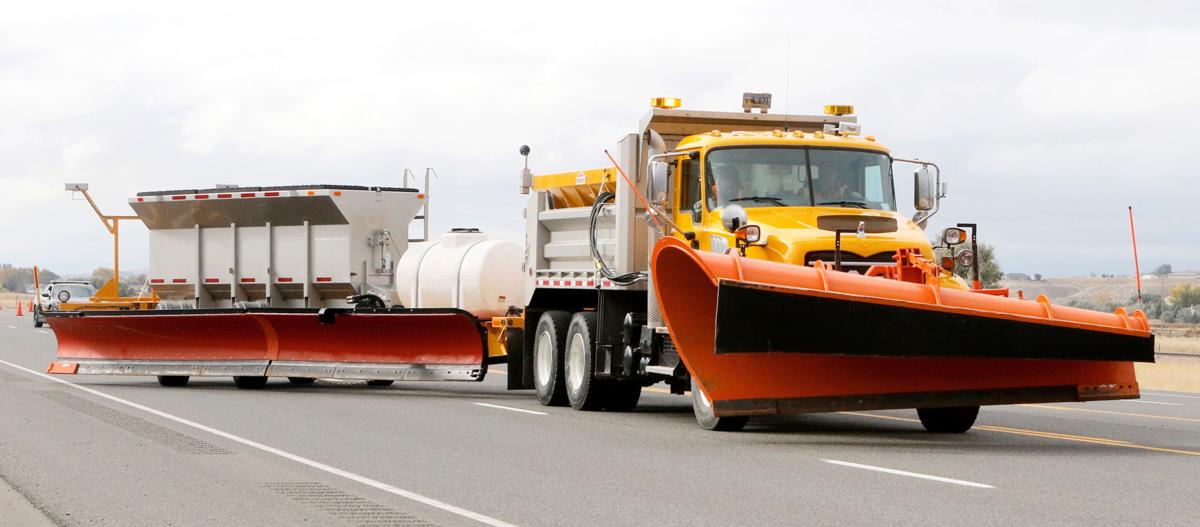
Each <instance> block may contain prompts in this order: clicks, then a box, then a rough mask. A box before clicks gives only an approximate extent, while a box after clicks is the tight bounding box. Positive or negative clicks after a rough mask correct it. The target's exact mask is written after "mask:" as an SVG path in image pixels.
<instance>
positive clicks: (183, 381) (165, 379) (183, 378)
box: [158, 375, 189, 386]
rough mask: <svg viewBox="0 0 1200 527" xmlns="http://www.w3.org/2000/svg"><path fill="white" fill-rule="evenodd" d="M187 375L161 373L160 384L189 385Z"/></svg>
mask: <svg viewBox="0 0 1200 527" xmlns="http://www.w3.org/2000/svg"><path fill="white" fill-rule="evenodd" d="M188 378H189V377H188V376H187V375H159V376H158V384H159V385H160V386H187V383H188Z"/></svg>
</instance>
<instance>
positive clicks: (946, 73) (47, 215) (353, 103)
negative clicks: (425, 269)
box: [0, 2, 1200, 274]
mask: <svg viewBox="0 0 1200 527" xmlns="http://www.w3.org/2000/svg"><path fill="white" fill-rule="evenodd" d="M1117 7H1119V9H1117ZM1139 9H1140V11H1139ZM1195 16H1196V9H1195V8H1194V7H1192V6H1191V5H1190V4H1187V3H1170V4H1145V3H1140V4H1139V7H1130V6H1128V5H1126V4H1119V5H1118V4H1113V5H1107V6H1106V5H1101V4H1097V3H1093V2H1089V3H1069V4H1060V3H1054V4H1053V5H1047V4H1045V3H1042V2H1028V3H1019V2H1018V3H1014V2H929V3H923V4H918V5H910V4H905V5H896V4H894V3H891V2H859V3H853V4H833V5H805V4H800V3H793V2H750V3H730V2H693V3H688V4H686V5H682V4H677V3H672V4H665V3H664V4H646V3H643V2H609V3H605V4H603V5H602V6H588V7H584V6H581V5H576V4H573V3H537V4H532V5H521V6H514V5H509V4H495V3H491V4H474V3H453V2H446V3H438V4H432V5H429V4H423V5H414V4H410V3H392V2H378V3H369V2H362V3H356V2H351V3H341V4H338V5H337V7H336V8H335V7H333V6H332V4H325V3H322V4H310V5H303V4H296V3H280V4H274V5H272V4H260V3H253V4H247V3H244V2H242V3H234V2H231V3H215V4H213V3H206V4H203V5H187V6H175V5H169V4H161V3H134V4H123V5H116V6H114V5H111V4H109V3H92V2H81V3H79V4H77V5H75V6H73V7H71V8H70V9H63V8H62V7H61V6H49V7H47V6H42V5H40V4H36V5H35V4H30V5H26V6H21V7H20V8H10V9H8V10H6V13H5V16H4V17H2V18H0V122H3V123H4V124H3V125H2V126H0V184H4V185H5V187H6V188H7V189H8V192H6V193H5V194H4V195H3V197H0V209H2V210H4V211H5V213H6V214H10V215H12V216H14V217H18V218H37V222H38V225H39V228H38V229H36V230H34V229H14V228H11V227H0V228H2V229H3V231H2V232H3V239H4V243H0V261H14V262H17V263H23V264H28V263H34V262H42V263H44V264H46V265H49V266H51V267H52V268H60V269H68V268H69V269H68V270H72V271H87V270H89V269H90V268H92V267H95V266H97V265H102V264H107V259H108V252H107V249H106V248H105V247H107V245H106V244H107V241H106V239H105V236H104V232H103V231H100V230H99V229H100V226H99V225H97V224H96V222H95V220H94V219H93V218H89V217H88V216H89V215H90V214H91V212H90V210H87V208H86V207H81V204H79V203H73V202H70V201H69V199H68V197H67V194H66V193H65V192H63V191H62V190H61V188H62V186H61V184H62V183H63V182H64V181H66V180H68V179H70V180H87V181H88V182H90V183H91V184H92V188H93V189H94V191H95V194H96V196H97V198H98V199H99V200H100V201H101V204H102V206H104V207H105V208H106V209H107V210H110V211H112V212H126V207H125V201H124V200H125V198H126V197H128V196H131V195H133V194H134V193H136V192H138V191H141V190H150V189H167V188H196V187H199V186H208V185H211V184H212V183H215V182H222V183H240V184H247V185H257V184H286V183H304V182H335V183H359V184H382V183H386V184H395V183H397V182H398V181H399V177H400V173H401V171H402V170H403V169H404V168H405V167H410V168H416V169H418V170H419V169H421V168H423V167H425V166H434V167H436V168H437V169H438V172H439V173H440V174H441V179H440V180H439V181H438V186H437V188H436V189H435V195H436V196H437V197H436V198H435V201H434V215H433V217H434V228H435V230H442V229H445V228H449V227H451V226H464V225H470V226H483V227H487V228H490V229H491V230H492V231H493V232H498V233H500V234H502V235H507V236H510V237H514V238H515V237H517V236H518V234H517V233H518V232H519V229H520V209H519V208H520V204H521V197H520V196H519V194H517V193H516V175H517V174H518V172H519V169H520V158H519V156H517V155H516V147H517V146H518V145H520V144H523V143H527V144H530V145H531V146H533V151H534V153H533V155H532V156H531V164H532V165H533V167H534V168H535V169H536V170H538V171H558V170H570V169H575V168H583V167H593V166H603V165H604V164H605V160H604V159H603V157H602V154H601V152H600V151H601V149H602V148H605V147H610V146H611V145H612V143H613V142H614V141H615V140H616V139H618V138H619V137H620V136H621V135H622V134H624V133H627V132H629V131H631V130H632V129H633V127H634V125H635V123H636V121H637V119H639V118H640V117H641V115H642V114H643V113H644V111H645V104H646V101H647V99H648V98H649V97H652V96H660V95H671V96H680V97H683V98H684V103H685V106H687V107H691V108H703V109H733V108H736V105H737V98H738V96H739V95H740V93H741V92H742V91H749V90H756V91H757V90H762V91H771V92H773V93H775V96H776V99H775V100H776V108H775V110H776V111H783V109H784V108H785V107H786V108H787V109H789V110H790V111H792V112H796V113H806V112H814V111H817V110H818V109H819V107H820V105H821V104H826V103H834V102H850V103H854V104H856V105H857V106H858V108H859V114H860V119H861V121H862V122H863V123H864V126H865V127H866V129H867V131H868V133H873V134H875V135H877V136H879V137H880V139H881V141H883V142H884V143H885V144H889V145H890V146H892V147H893V148H894V149H895V150H896V152H897V153H898V154H903V155H917V156H920V157H922V158H926V159H934V160H937V161H938V162H939V163H940V164H941V165H942V166H943V168H944V169H945V171H946V174H947V177H948V179H949V181H950V182H951V190H952V194H951V199H950V200H949V201H948V202H947V203H946V206H945V208H944V210H943V212H942V213H941V215H939V216H938V218H937V219H936V220H935V222H934V223H938V222H944V223H954V222H956V221H977V222H979V223H980V224H981V225H982V226H983V227H982V228H983V229H984V230H983V231H982V232H984V233H985V238H986V239H988V240H990V241H992V242H994V243H996V244H997V245H998V246H999V254H1000V255H1001V257H1002V263H1004V264H1005V267H1006V268H1008V269H1012V270H1030V269H1037V270H1039V272H1042V273H1043V274H1069V273H1076V272H1077V273H1087V272H1091V271H1096V272H1123V271H1124V270H1125V267H1127V265H1126V263H1125V260H1126V259H1127V258H1126V256H1125V254H1124V252H1125V251H1124V249H1123V247H1124V246H1123V244H1124V243H1125V242H1124V239H1123V238H1122V237H1121V236H1122V235H1121V232H1123V231H1121V229H1120V228H1121V226H1122V225H1123V224H1122V223H1121V215H1122V214H1123V212H1124V210H1125V207H1126V206H1128V205H1131V204H1132V205H1134V206H1135V207H1136V208H1137V210H1138V213H1139V222H1140V223H1139V225H1142V224H1144V225H1145V226H1146V227H1145V231H1146V234H1145V235H1144V240H1145V241H1144V247H1145V249H1146V251H1148V252H1149V253H1150V258H1157V259H1161V260H1163V261H1171V263H1172V264H1174V265H1175V266H1176V268H1187V267H1192V268H1200V255H1197V254H1195V252H1196V251H1195V250H1189V249H1188V248H1189V247H1197V246H1200V234H1196V233H1195V232H1194V231H1193V230H1191V229H1181V228H1180V227H1179V226H1180V225H1182V224H1187V223H1188V222H1189V221H1190V222H1192V223H1194V221H1195V213H1194V212H1192V209H1191V208H1189V207H1190V205H1189V203H1190V200H1192V199H1193V198H1191V197H1190V195H1189V191H1190V192H1192V193H1194V192H1195V190H1196V188H1197V187H1196V186H1195V184H1193V183H1191V179H1192V175H1191V169H1190V166H1191V164H1192V163H1191V162H1190V159H1189V158H1188V157H1189V156H1188V153H1189V152H1190V150H1191V144H1192V143H1193V142H1194V141H1195V140H1196V139H1197V132H1196V131H1195V130H1192V129H1190V123H1194V122H1197V120H1198V118H1200V109H1198V107H1197V102H1196V101H1197V98H1196V97H1195V96H1194V95H1193V93H1192V92H1193V91H1194V90H1193V88H1192V87H1193V86H1195V85H1196V84H1197V81H1200V79H1198V78H1197V77H1198V76H1200V68H1196V67H1195V64H1197V63H1200V31H1198V30H1197V29H1196V28H1195V27H1194V24H1187V23H1183V22H1182V21H1184V20H1194V19H1195ZM789 42H790V46H789ZM789 48H790V49H789ZM906 185H907V178H903V177H902V178H900V186H901V188H900V189H899V190H900V192H899V194H900V195H907V190H906V188H907V187H906ZM0 225H13V224H12V223H8V224H0ZM1064 225H1065V226H1069V227H1070V229H1071V230H1070V237H1071V239H1072V240H1073V243H1078V244H1079V247H1072V248H1071V249H1070V251H1064V250H1063V249H1064V248H1066V247H1067V246H1066V245H1064V244H1063V242H1062V241H1056V240H1054V239H1052V238H1050V237H1047V236H1045V231H1046V230H1047V229H1048V228H1058V227H1061V226H1064ZM127 234H128V235H129V238H128V239H127V240H125V243H124V245H125V247H127V250H126V251H125V253H124V254H125V258H126V264H125V267H126V268H131V267H136V266H139V265H141V266H144V265H145V261H146V256H145V254H144V253H145V249H144V247H145V245H144V237H145V236H144V230H143V231H141V232H139V231H138V230H137V229H135V228H129V229H128V230H127ZM139 244H141V245H139ZM64 246H67V247H71V250H70V251H63V250H62V249H61V248H62V247H64ZM1086 247H1091V248H1092V249H1086ZM1064 252H1071V253H1072V254H1087V258H1088V266H1087V268H1085V267H1082V266H1081V265H1079V264H1078V263H1077V262H1076V261H1072V259H1071V258H1068V257H1067V256H1056V255H1061V254H1062V253H1064Z"/></svg>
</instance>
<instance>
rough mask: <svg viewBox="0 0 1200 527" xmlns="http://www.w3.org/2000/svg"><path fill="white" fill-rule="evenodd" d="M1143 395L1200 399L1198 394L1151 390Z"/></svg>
mask: <svg viewBox="0 0 1200 527" xmlns="http://www.w3.org/2000/svg"><path fill="white" fill-rule="evenodd" d="M1142 395H1153V396H1155V397H1182V398H1184V399H1200V396H1196V395H1175V394H1173V393H1150V392H1142ZM1131 400H1132V399H1131Z"/></svg>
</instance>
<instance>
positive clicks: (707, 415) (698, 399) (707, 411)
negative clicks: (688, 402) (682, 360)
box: [692, 375, 750, 432]
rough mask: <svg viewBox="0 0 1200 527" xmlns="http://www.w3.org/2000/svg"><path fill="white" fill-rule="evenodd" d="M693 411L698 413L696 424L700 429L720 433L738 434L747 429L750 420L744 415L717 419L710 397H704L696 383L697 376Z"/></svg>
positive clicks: (693, 387)
mask: <svg viewBox="0 0 1200 527" xmlns="http://www.w3.org/2000/svg"><path fill="white" fill-rule="evenodd" d="M692 411H694V412H696V423H697V424H699V425H700V428H703V429H705V430H715V431H718V432H737V431H738V430H741V429H743V428H745V427H746V423H747V422H749V421H750V418H749V417H747V416H744V415H737V416H729V417H717V416H716V415H714V414H713V407H712V403H711V402H709V400H708V397H705V396H704V392H703V391H701V390H700V385H698V384H697V383H696V376H695V375H693V376H692Z"/></svg>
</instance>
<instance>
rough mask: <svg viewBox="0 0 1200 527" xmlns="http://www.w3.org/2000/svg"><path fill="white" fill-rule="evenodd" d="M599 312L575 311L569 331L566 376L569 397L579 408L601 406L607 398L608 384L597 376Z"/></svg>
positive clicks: (575, 407) (592, 408) (591, 408)
mask: <svg viewBox="0 0 1200 527" xmlns="http://www.w3.org/2000/svg"><path fill="white" fill-rule="evenodd" d="M595 354H596V314H595V313H592V312H588V311H581V312H579V313H575V316H572V317H571V326H570V330H568V331H567V349H566V356H565V359H566V360H565V361H563V378H564V379H565V380H566V381H567V399H568V400H569V401H571V408H574V409H576V410H599V409H600V408H601V407H602V406H603V405H604V402H605V401H606V400H607V399H608V387H609V384H608V383H607V382H605V381H603V380H600V379H597V378H596V371H595V369H596V360H595Z"/></svg>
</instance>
